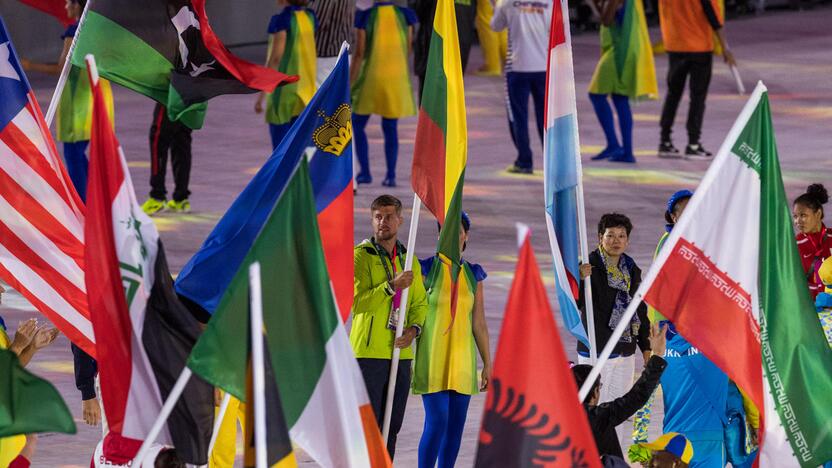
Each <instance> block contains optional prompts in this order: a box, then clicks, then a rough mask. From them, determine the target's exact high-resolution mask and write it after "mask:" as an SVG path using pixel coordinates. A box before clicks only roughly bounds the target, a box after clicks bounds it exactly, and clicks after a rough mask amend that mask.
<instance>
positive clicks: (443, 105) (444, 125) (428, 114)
mask: <svg viewBox="0 0 832 468" xmlns="http://www.w3.org/2000/svg"><path fill="white" fill-rule="evenodd" d="M467 153H468V130H467V124H466V121H465V92H464V89H463V85H462V62H461V60H460V55H459V37H458V35H457V29H456V13H455V12H454V1H453V0H439V1H438V2H437V5H436V16H435V17H434V20H433V35H432V36H431V40H430V50H429V52H428V66H427V73H426V75H425V87H424V92H423V94H422V102H421V104H420V107H419V123H418V127H417V128H416V147H415V150H414V152H413V171H412V174H413V175H412V177H411V183H412V184H413V191H415V192H416V194H417V195H418V196H419V198H421V199H422V202H423V203H424V204H425V206H426V207H427V209H428V210H430V212H431V213H433V215H434V216H436V219H437V220H438V221H439V223H440V224H442V225H443V227H442V232H441V234H440V235H439V244H438V246H437V253H438V254H439V255H440V258H441V257H445V259H447V260H450V262H451V264H452V265H455V266H458V265H459V257H460V246H459V229H460V224H461V222H460V220H461V211H462V184H463V180H464V178H465V163H466V160H467ZM445 219H451V220H452V221H453V222H451V223H449V224H448V225H447V226H445ZM455 270H456V269H455ZM454 276H456V275H454Z"/></svg>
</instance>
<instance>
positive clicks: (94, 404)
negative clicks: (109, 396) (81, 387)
mask: <svg viewBox="0 0 832 468" xmlns="http://www.w3.org/2000/svg"><path fill="white" fill-rule="evenodd" d="M81 414H82V417H83V418H84V422H85V423H87V425H88V426H97V425H98V424H99V423H101V405H99V404H98V398H90V399H89V400H84V401H82V402H81Z"/></svg>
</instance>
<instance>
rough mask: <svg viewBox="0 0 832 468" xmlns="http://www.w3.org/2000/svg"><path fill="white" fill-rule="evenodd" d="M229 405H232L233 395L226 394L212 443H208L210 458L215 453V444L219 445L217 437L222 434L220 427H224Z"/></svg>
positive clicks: (215, 422)
mask: <svg viewBox="0 0 832 468" xmlns="http://www.w3.org/2000/svg"><path fill="white" fill-rule="evenodd" d="M229 403H231V394H230V393H228V392H226V393H225V395H224V396H223V397H222V403H220V410H219V411H218V412H217V417H216V418H215V419H214V430H213V431H212V432H211V441H210V442H209V443H208V456H209V457H210V456H211V452H213V451H214V444H216V443H217V436H218V435H219V433H220V426H222V420H223V419H224V418H225V413H226V412H227V411H228V405H229Z"/></svg>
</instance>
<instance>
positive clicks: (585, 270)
mask: <svg viewBox="0 0 832 468" xmlns="http://www.w3.org/2000/svg"><path fill="white" fill-rule="evenodd" d="M580 270H581V279H586V277H587V276H589V275H591V274H592V265H590V264H589V263H582V264H581V266H580Z"/></svg>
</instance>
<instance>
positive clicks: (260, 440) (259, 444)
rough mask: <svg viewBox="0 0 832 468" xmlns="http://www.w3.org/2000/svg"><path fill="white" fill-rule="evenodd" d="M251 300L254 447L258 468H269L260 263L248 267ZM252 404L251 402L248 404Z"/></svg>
mask: <svg viewBox="0 0 832 468" xmlns="http://www.w3.org/2000/svg"><path fill="white" fill-rule="evenodd" d="M248 281H249V291H250V296H251V297H250V300H251V369H252V377H253V379H252V380H253V382H252V384H253V385H254V388H253V392H252V396H253V398H254V447H255V460H256V464H255V466H257V468H267V466H268V462H267V457H266V376H265V365H266V364H265V359H264V356H263V301H262V296H261V289H260V263H259V262H254V263H252V264H251V265H250V266H249V267H248ZM247 403H249V404H251V403H250V402H247Z"/></svg>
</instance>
